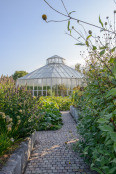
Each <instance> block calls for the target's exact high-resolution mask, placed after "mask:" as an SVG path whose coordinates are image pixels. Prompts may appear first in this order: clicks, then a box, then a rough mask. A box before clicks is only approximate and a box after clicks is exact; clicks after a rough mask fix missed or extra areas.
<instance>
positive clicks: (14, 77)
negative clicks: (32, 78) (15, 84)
mask: <svg viewBox="0 0 116 174" xmlns="http://www.w3.org/2000/svg"><path fill="white" fill-rule="evenodd" d="M26 74H28V73H27V72H26V71H15V73H14V74H13V75H12V77H13V79H14V80H15V81H16V80H17V79H18V78H20V77H23V76H25V75H26Z"/></svg>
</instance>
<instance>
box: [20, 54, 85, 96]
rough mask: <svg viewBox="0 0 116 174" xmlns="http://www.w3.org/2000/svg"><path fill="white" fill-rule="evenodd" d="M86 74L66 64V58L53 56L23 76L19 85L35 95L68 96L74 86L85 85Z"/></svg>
mask: <svg viewBox="0 0 116 174" xmlns="http://www.w3.org/2000/svg"><path fill="white" fill-rule="evenodd" d="M83 79H84V75H83V74H82V73H80V72H78V71H76V70H75V69H73V68H71V67H69V66H67V65H66V64H65V59H64V58H62V57H59V56H56V55H55V56H52V57H50V58H48V59H47V60H46V65H45V66H43V67H41V68H39V69H37V70H35V71H33V72H31V73H29V74H27V75H25V76H24V77H21V78H19V79H18V80H17V85H19V86H24V85H27V88H28V89H29V90H31V91H32V94H33V96H41V95H42V96H49V95H55V96H61V95H62V96H66V95H70V94H71V93H72V92H73V90H74V88H76V87H77V86H82V85H83Z"/></svg>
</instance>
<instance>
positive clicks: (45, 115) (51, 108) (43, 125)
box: [37, 102, 62, 130]
mask: <svg viewBox="0 0 116 174" xmlns="http://www.w3.org/2000/svg"><path fill="white" fill-rule="evenodd" d="M39 110H40V112H41V114H40V118H39V126H38V128H37V130H54V129H59V128H61V125H62V118H61V113H60V111H59V110H58V109H57V108H56V106H55V104H54V103H52V102H51V103H50V102H44V103H40V107H39Z"/></svg>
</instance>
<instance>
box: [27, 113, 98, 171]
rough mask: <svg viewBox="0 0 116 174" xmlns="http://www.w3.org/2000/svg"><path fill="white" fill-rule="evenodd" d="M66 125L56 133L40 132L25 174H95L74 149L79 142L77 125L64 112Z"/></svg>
mask: <svg viewBox="0 0 116 174" xmlns="http://www.w3.org/2000/svg"><path fill="white" fill-rule="evenodd" d="M62 116H63V123H64V125H63V126H62V128H61V129H60V130H56V131H38V132H37V137H36V145H35V148H34V150H33V152H32V155H31V158H30V160H29V162H28V165H27V168H26V170H25V174H94V173H95V172H92V171H90V169H89V167H88V166H87V165H86V164H85V163H84V161H83V159H82V158H81V157H79V154H78V153H75V152H74V151H73V149H72V144H73V143H74V142H76V141H78V138H79V136H78V134H77V129H76V123H75V121H74V120H73V118H72V117H71V116H70V114H69V112H68V111H66V112H62Z"/></svg>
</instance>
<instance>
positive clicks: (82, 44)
mask: <svg viewBox="0 0 116 174" xmlns="http://www.w3.org/2000/svg"><path fill="white" fill-rule="evenodd" d="M75 45H81V46H84V45H85V44H84V43H76V44H75Z"/></svg>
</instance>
